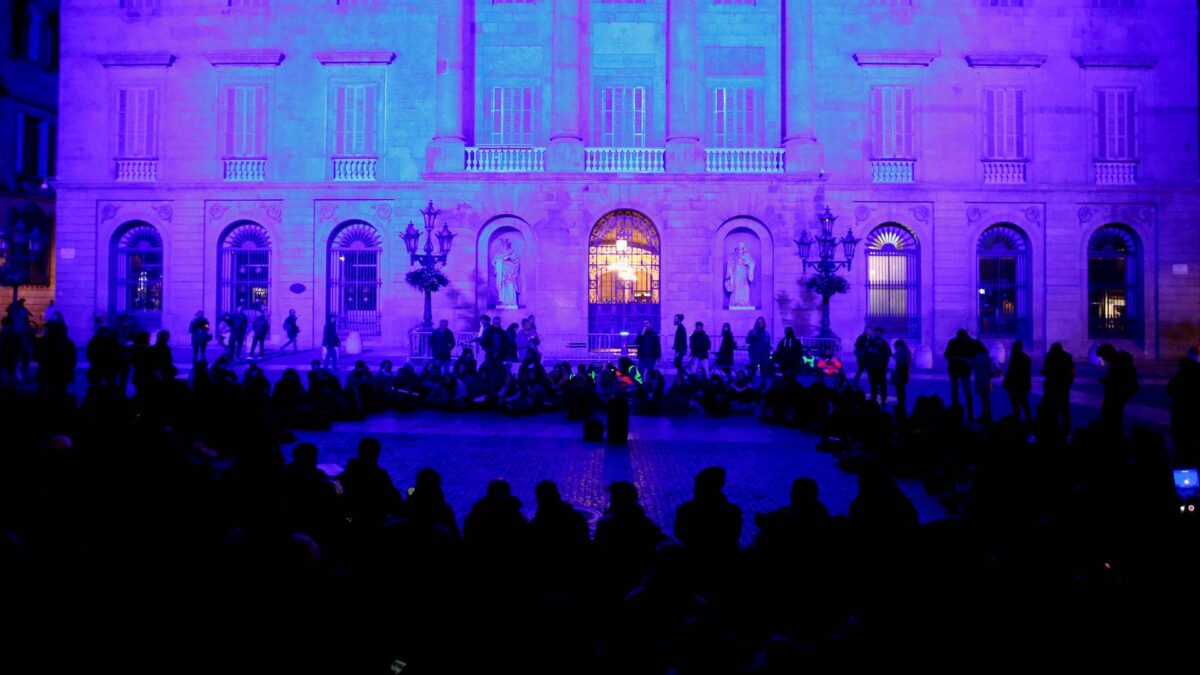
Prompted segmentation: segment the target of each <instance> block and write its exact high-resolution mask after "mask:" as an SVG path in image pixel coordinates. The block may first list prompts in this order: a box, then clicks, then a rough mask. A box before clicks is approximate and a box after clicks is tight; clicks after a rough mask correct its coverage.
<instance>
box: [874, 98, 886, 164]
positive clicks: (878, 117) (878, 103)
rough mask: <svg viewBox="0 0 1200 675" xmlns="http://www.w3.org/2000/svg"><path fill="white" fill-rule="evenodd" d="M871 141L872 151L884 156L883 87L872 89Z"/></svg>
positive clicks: (876, 154) (878, 155) (877, 155)
mask: <svg viewBox="0 0 1200 675" xmlns="http://www.w3.org/2000/svg"><path fill="white" fill-rule="evenodd" d="M871 142H872V145H873V146H874V147H873V148H872V153H874V155H875V156H876V157H883V156H884V152H883V89H880V88H875V89H872V90H871Z"/></svg>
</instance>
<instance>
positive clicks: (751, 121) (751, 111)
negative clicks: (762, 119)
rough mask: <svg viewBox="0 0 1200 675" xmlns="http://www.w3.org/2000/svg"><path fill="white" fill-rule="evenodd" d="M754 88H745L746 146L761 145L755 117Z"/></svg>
mask: <svg viewBox="0 0 1200 675" xmlns="http://www.w3.org/2000/svg"><path fill="white" fill-rule="evenodd" d="M755 114H756V112H755V107H754V90H753V89H750V88H749V87H747V88H746V139H745V146H746V147H755V146H758V145H761V143H760V142H759V141H758V123H757V122H758V120H757V119H756V117H755Z"/></svg>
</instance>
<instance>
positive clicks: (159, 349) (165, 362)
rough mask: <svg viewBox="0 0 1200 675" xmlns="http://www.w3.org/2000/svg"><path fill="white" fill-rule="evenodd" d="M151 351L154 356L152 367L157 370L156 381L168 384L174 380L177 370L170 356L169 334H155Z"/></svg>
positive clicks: (162, 331) (161, 332)
mask: <svg viewBox="0 0 1200 675" xmlns="http://www.w3.org/2000/svg"><path fill="white" fill-rule="evenodd" d="M151 351H152V352H153V354H154V367H155V368H156V369H158V381H159V382H170V381H171V380H173V379H175V376H176V375H178V374H179V369H178V368H176V367H175V357H174V356H173V355H172V354H171V334H170V333H169V332H167V331H165V330H160V331H158V332H157V333H155V334H154V346H153V347H152V348H151Z"/></svg>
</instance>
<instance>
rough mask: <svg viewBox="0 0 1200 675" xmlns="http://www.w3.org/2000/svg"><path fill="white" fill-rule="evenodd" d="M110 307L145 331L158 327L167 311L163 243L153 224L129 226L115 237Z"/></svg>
mask: <svg viewBox="0 0 1200 675" xmlns="http://www.w3.org/2000/svg"><path fill="white" fill-rule="evenodd" d="M111 263H112V271H111V276H110V279H111V281H110V285H111V291H112V292H111V294H110V298H111V301H110V307H111V310H112V313H113V315H114V318H119V317H121V316H128V317H129V318H130V319H132V320H133V322H134V323H135V324H136V325H138V326H140V327H141V328H143V329H148V328H150V327H152V326H156V325H158V324H159V322H160V321H161V320H162V311H163V242H162V237H161V236H160V235H159V234H158V230H156V229H154V226H153V225H151V224H150V223H145V222H141V221H133V222H130V223H126V224H125V225H124V226H122V227H121V228H120V229H119V230H117V232H116V233H115V234H114V235H113V240H112V260H111Z"/></svg>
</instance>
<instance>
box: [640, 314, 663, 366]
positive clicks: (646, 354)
mask: <svg viewBox="0 0 1200 675" xmlns="http://www.w3.org/2000/svg"><path fill="white" fill-rule="evenodd" d="M635 344H636V345H637V360H638V365H637V367H638V372H639V373H641V375H642V381H643V382H645V380H646V376H647V375H649V374H650V371H652V370H654V364H655V363H657V362H658V360H659V359H660V358H662V344H661V343H660V342H659V341H658V333H657V332H655V330H654V328H652V327H651V326H650V320H649V319H646V320H645V321H642V331H641V332H640V333H638V336H637V339H636V340H635Z"/></svg>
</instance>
